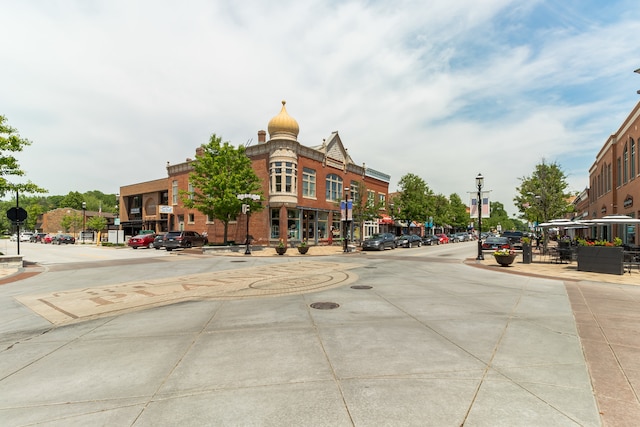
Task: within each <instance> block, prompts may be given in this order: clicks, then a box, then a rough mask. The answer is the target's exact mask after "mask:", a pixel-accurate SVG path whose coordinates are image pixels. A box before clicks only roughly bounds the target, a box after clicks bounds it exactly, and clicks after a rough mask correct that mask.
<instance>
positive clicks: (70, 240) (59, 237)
mask: <svg viewBox="0 0 640 427" xmlns="http://www.w3.org/2000/svg"><path fill="white" fill-rule="evenodd" d="M63 243H64V244H65V245H73V244H75V243H76V238H75V237H73V236H71V235H69V234H56V235H55V236H53V237H52V238H51V244H53V245H61V244H63Z"/></svg>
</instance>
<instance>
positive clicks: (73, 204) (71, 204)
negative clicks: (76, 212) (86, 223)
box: [59, 191, 85, 209]
mask: <svg viewBox="0 0 640 427" xmlns="http://www.w3.org/2000/svg"><path fill="white" fill-rule="evenodd" d="M84 201H85V199H84V196H83V195H82V194H80V193H79V192H77V191H70V192H69V194H67V195H66V196H65V197H64V198H63V199H62V200H61V201H60V206H59V207H61V208H71V209H82V202H84Z"/></svg>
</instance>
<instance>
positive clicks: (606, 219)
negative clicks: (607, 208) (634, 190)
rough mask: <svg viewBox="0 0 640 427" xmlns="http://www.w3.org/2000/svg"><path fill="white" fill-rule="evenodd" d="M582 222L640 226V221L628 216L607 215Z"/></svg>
mask: <svg viewBox="0 0 640 427" xmlns="http://www.w3.org/2000/svg"><path fill="white" fill-rule="evenodd" d="M582 222H583V223H586V224H590V225H608V224H640V219H638V218H631V217H630V216H627V215H607V216H603V217H602V218H594V219H588V220H584V221H582Z"/></svg>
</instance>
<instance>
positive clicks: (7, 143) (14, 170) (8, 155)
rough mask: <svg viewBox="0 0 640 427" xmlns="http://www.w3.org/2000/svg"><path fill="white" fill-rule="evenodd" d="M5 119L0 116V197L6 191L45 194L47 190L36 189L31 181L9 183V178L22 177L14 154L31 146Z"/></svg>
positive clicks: (22, 173)
mask: <svg viewBox="0 0 640 427" xmlns="http://www.w3.org/2000/svg"><path fill="white" fill-rule="evenodd" d="M6 120H7V119H6V118H5V117H4V116H0V197H4V196H5V195H6V194H7V192H8V191H14V192H20V193H46V192H47V190H45V189H43V188H40V187H38V186H37V185H35V184H34V183H32V182H31V181H27V182H26V183H21V184H18V183H11V182H9V181H8V180H7V177H10V176H24V171H23V170H22V169H20V165H19V164H18V160H17V159H16V157H15V156H14V153H19V152H21V151H22V150H23V149H24V147H26V146H29V145H31V141H29V140H28V139H24V138H21V137H20V135H19V134H18V133H17V131H16V129H14V128H12V127H11V126H9V125H8V124H6V123H5V122H6Z"/></svg>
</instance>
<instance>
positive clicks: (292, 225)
mask: <svg viewBox="0 0 640 427" xmlns="http://www.w3.org/2000/svg"><path fill="white" fill-rule="evenodd" d="M287 237H288V238H289V239H299V238H300V211H298V209H288V210H287Z"/></svg>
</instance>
